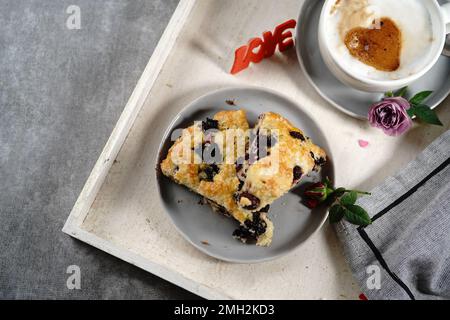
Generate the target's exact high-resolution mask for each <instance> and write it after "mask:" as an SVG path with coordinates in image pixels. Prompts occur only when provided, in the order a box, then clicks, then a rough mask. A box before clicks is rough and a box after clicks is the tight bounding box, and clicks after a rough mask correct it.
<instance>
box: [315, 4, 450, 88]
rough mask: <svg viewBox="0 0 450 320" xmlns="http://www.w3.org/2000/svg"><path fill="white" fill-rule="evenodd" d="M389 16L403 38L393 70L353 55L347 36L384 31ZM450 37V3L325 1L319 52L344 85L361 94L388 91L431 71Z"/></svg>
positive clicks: (409, 82) (406, 84) (403, 85)
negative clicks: (351, 32)
mask: <svg viewBox="0 0 450 320" xmlns="http://www.w3.org/2000/svg"><path fill="white" fill-rule="evenodd" d="M385 18H388V19H389V20H390V21H393V22H394V23H395V25H396V26H397V27H398V30H399V31H400V34H401V37H399V39H400V40H399V42H400V43H399V45H400V46H401V50H400V55H399V65H398V67H397V69H395V70H389V71H386V70H380V69H377V68H376V67H374V66H371V65H369V64H366V63H365V62H363V61H362V60H361V59H358V58H357V57H356V56H355V55H352V54H351V52H350V50H349V48H348V45H347V46H346V42H345V39H346V38H345V36H344V35H345V34H346V33H348V32H350V31H351V30H355V28H358V29H361V28H362V29H363V30H370V29H375V28H377V27H378V28H380V26H379V25H378V26H377V23H376V22H377V21H378V22H379V21H380V20H382V19H385ZM382 25H383V24H382ZM449 33H450V3H446V4H445V5H442V6H441V5H440V4H439V3H438V1H437V0H326V1H325V3H324V5H323V8H322V13H321V16H320V22H319V48H320V53H321V55H322V57H323V60H324V61H325V64H326V65H327V67H328V68H329V69H330V71H331V72H332V73H333V74H334V75H335V76H336V78H337V79H339V80H340V81H341V82H343V83H344V84H346V85H348V86H350V87H353V88H355V89H358V90H362V91H368V92H386V91H391V90H397V89H400V88H402V87H405V86H408V85H409V84H411V83H412V82H414V81H416V80H417V79H419V78H420V77H422V76H423V75H424V74H425V73H427V72H428V71H429V70H430V69H431V68H432V67H433V66H434V65H435V63H436V62H437V60H438V58H439V56H440V55H441V54H442V52H443V50H444V47H445V40H446V36H447V34H449ZM367 50H369V49H368V48H367ZM385 50H386V49H385Z"/></svg>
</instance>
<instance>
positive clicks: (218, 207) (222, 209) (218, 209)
mask: <svg viewBox="0 0 450 320" xmlns="http://www.w3.org/2000/svg"><path fill="white" fill-rule="evenodd" d="M206 201H207V202H208V203H209V204H210V205H211V206H212V207H213V210H214V211H215V212H217V213H219V214H221V215H223V216H225V217H231V214H230V213H229V212H228V210H227V209H225V207H224V206H221V205H220V204H218V203H217V202H214V201H212V200H209V199H207V200H206Z"/></svg>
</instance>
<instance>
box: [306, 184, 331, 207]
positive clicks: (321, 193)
mask: <svg viewBox="0 0 450 320" xmlns="http://www.w3.org/2000/svg"><path fill="white" fill-rule="evenodd" d="M332 192H333V189H330V188H329V187H328V186H327V185H326V184H324V183H322V182H318V183H315V184H313V185H312V186H310V187H309V188H307V189H306V191H305V196H307V197H308V198H310V199H315V200H317V201H319V202H323V201H325V200H327V198H328V196H329V195H330V194H331V193H332Z"/></svg>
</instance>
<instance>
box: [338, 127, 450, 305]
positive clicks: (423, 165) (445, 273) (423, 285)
mask: <svg viewBox="0 0 450 320" xmlns="http://www.w3.org/2000/svg"><path fill="white" fill-rule="evenodd" d="M358 204H359V205H361V206H363V207H364V208H365V209H367V211H368V212H369V215H370V216H371V217H372V220H373V224H372V225H370V226H368V227H365V228H361V227H357V226H354V225H351V224H349V223H347V222H343V223H340V224H339V225H337V233H338V236H339V237H340V239H341V240H342V243H343V246H344V251H345V254H346V256H347V260H348V261H349V263H350V266H351V269H352V271H353V274H354V276H355V277H356V279H357V280H358V281H359V283H360V285H361V290H362V291H363V292H364V294H365V295H366V296H367V297H368V299H369V300H370V299H450V131H447V132H446V133H444V134H443V135H442V136H441V137H440V138H438V139H437V140H436V141H434V142H433V143H432V144H431V145H430V146H429V147H427V149H426V150H425V151H423V152H422V153H421V154H420V155H419V156H418V158H417V159H416V160H414V161H412V162H411V163H410V164H409V165H407V166H406V167H405V168H404V169H402V170H401V172H400V173H398V174H397V175H395V176H393V177H389V178H388V179H386V181H385V182H384V183H383V184H381V185H380V186H378V187H376V188H375V189H374V190H373V191H372V195H371V196H367V197H363V198H361V199H360V200H359V202H358Z"/></svg>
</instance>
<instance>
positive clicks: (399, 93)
mask: <svg viewBox="0 0 450 320" xmlns="http://www.w3.org/2000/svg"><path fill="white" fill-rule="evenodd" d="M406 91H408V87H403V88H401V89H400V90H398V91H396V92H395V93H394V96H395V97H404V96H405V94H406Z"/></svg>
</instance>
